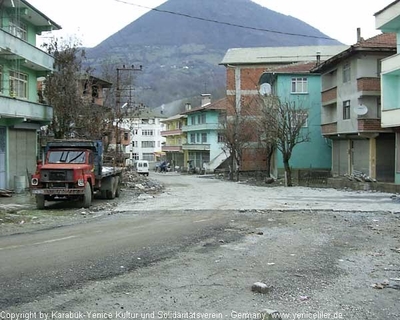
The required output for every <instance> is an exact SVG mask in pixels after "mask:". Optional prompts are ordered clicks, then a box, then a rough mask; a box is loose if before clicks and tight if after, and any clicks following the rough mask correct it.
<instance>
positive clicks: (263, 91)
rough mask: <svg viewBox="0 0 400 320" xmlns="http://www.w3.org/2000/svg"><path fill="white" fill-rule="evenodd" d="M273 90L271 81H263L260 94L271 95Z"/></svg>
mask: <svg viewBox="0 0 400 320" xmlns="http://www.w3.org/2000/svg"><path fill="white" fill-rule="evenodd" d="M271 91H272V90H271V85H270V84H269V83H263V84H262V85H261V86H260V94H261V95H263V96H266V95H270V94H271Z"/></svg>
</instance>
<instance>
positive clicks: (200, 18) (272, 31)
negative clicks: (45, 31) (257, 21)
mask: <svg viewBox="0 0 400 320" xmlns="http://www.w3.org/2000/svg"><path fill="white" fill-rule="evenodd" d="M114 1H116V2H120V3H124V4H128V5H131V6H135V7H139V8H143V9H148V10H151V11H156V12H161V13H168V14H172V15H177V16H181V17H185V18H189V19H195V20H200V21H206V22H212V23H217V24H222V25H226V26H230V27H237V28H242V29H249V30H255V31H262V32H270V33H276V34H282V35H287V36H296V37H304V38H314V39H325V40H332V41H336V40H335V39H332V38H330V37H323V36H312V35H307V34H301V33H291V32H283V31H277V30H270V29H264V28H256V27H251V26H245V25H241V24H236V23H231V22H225V21H219V20H213V19H207V18H202V17H196V16H192V15H190V14H186V13H180V12H174V11H169V10H162V9H157V8H151V7H146V6H143V5H140V4H135V3H131V2H127V1H124V0H114Z"/></svg>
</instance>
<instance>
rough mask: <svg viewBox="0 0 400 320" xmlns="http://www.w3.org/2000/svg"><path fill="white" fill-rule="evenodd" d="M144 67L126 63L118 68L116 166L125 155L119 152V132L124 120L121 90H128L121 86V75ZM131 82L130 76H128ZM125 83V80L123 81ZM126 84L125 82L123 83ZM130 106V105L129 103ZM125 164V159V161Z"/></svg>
mask: <svg viewBox="0 0 400 320" xmlns="http://www.w3.org/2000/svg"><path fill="white" fill-rule="evenodd" d="M142 69H143V67H142V65H140V66H139V67H135V66H134V65H131V66H129V67H126V66H125V65H122V68H117V89H116V92H115V104H116V105H115V114H116V121H115V156H114V167H115V166H116V160H117V159H118V160H121V158H122V159H123V157H119V154H120V152H121V151H122V150H120V149H121V137H120V132H119V126H120V124H121V122H122V112H121V109H122V108H121V92H122V91H124V90H126V89H124V88H122V87H121V82H122V81H121V80H122V79H121V77H122V75H123V73H124V72H127V73H129V76H130V73H131V72H136V71H142ZM128 79H129V80H130V82H131V79H130V77H129V78H128ZM122 83H123V82H122ZM123 85H125V83H123ZM128 90H131V83H130V84H129V89H128ZM130 102H131V101H130V98H129V104H130ZM126 104H127V105H128V103H126ZM128 107H129V105H128ZM123 165H125V161H124V163H123Z"/></svg>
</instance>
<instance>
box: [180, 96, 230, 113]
mask: <svg viewBox="0 0 400 320" xmlns="http://www.w3.org/2000/svg"><path fill="white" fill-rule="evenodd" d="M227 106H228V99H227V98H226V97H225V98H222V99H219V100H217V101H215V102H212V103H210V104H207V105H206V106H204V107H196V108H193V109H190V110H188V111H185V112H182V113H181V114H189V113H193V112H197V111H202V110H225V109H226V108H227Z"/></svg>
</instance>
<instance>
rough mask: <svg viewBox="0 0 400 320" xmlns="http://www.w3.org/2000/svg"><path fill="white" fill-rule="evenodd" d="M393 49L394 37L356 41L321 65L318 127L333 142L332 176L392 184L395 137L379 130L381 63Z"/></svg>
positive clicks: (380, 128) (319, 69) (392, 35)
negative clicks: (362, 177) (365, 177)
mask: <svg viewBox="0 0 400 320" xmlns="http://www.w3.org/2000/svg"><path fill="white" fill-rule="evenodd" d="M395 51H396V40H395V35H394V34H386V35H385V34H381V35H378V36H375V37H373V38H370V39H367V40H364V39H362V38H361V37H360V38H359V41H358V42H357V43H356V44H354V45H352V46H351V47H350V48H348V49H347V50H345V51H343V52H341V53H339V54H337V55H335V56H333V57H332V58H330V59H328V60H327V61H324V62H322V63H321V64H320V65H319V66H317V67H316V68H315V69H314V70H313V71H315V72H318V73H321V74H322V109H321V126H322V133H323V135H324V137H326V138H328V139H330V140H331V142H332V174H333V175H334V176H341V175H344V174H350V175H351V174H358V173H363V174H366V175H368V176H369V177H371V178H373V179H377V180H378V181H386V182H392V181H394V150H395V149H394V141H395V140H394V133H393V132H392V130H391V129H388V128H384V127H382V126H381V90H380V72H381V61H382V59H384V58H386V57H388V56H390V55H392V54H393V53H395Z"/></svg>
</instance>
